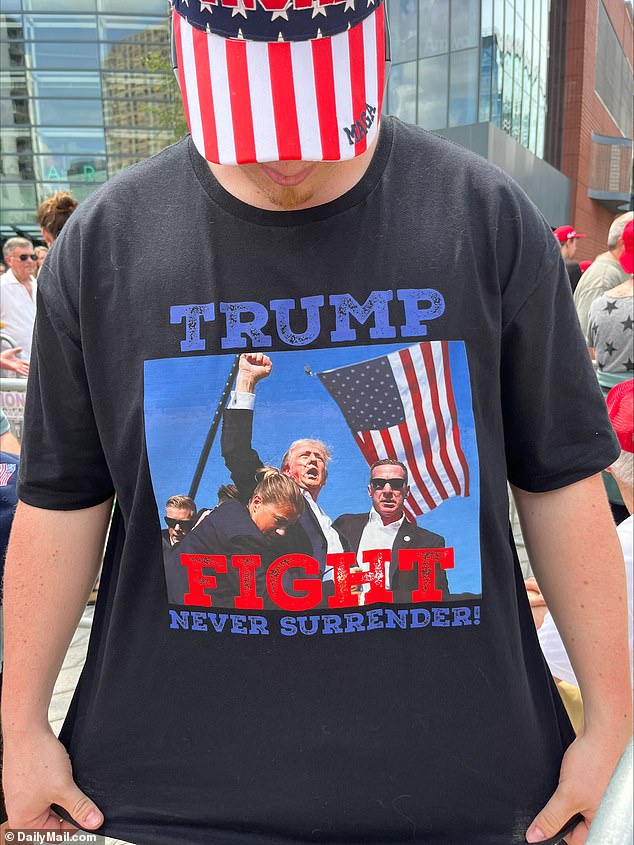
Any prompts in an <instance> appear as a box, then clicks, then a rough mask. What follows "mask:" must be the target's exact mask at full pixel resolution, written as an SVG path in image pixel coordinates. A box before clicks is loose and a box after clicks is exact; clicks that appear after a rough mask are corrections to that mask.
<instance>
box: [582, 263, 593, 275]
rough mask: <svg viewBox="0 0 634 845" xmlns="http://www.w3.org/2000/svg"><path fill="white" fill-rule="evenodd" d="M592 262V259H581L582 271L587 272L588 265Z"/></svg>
mask: <svg viewBox="0 0 634 845" xmlns="http://www.w3.org/2000/svg"><path fill="white" fill-rule="evenodd" d="M591 264H592V261H580V262H579V266H580V267H581V272H582V273H585V272H586V270H587V269H588V267H589V266H590V265H591Z"/></svg>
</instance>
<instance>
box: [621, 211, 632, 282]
mask: <svg viewBox="0 0 634 845" xmlns="http://www.w3.org/2000/svg"><path fill="white" fill-rule="evenodd" d="M621 237H622V238H623V245H624V246H625V250H624V251H623V255H622V256H621V257H620V258H619V262H620V264H621V267H622V268H623V269H624V270H625V272H626V273H634V220H628V222H627V223H626V224H625V229H623V234H622V235H621Z"/></svg>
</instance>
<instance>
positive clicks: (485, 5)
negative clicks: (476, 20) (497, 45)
mask: <svg viewBox="0 0 634 845" xmlns="http://www.w3.org/2000/svg"><path fill="white" fill-rule="evenodd" d="M481 6H482V10H481V13H480V14H481V20H480V34H481V35H482V37H483V38H486V37H487V36H488V35H493V0H482V4H481Z"/></svg>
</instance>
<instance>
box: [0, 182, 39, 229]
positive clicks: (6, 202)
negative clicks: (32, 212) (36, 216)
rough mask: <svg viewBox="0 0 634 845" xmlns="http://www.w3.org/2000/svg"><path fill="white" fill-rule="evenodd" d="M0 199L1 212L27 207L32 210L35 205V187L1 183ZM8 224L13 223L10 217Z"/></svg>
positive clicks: (30, 184) (23, 184)
mask: <svg viewBox="0 0 634 845" xmlns="http://www.w3.org/2000/svg"><path fill="white" fill-rule="evenodd" d="M0 197H1V198H2V201H1V202H0V206H1V207H2V209H3V211H4V210H5V209H10V208H26V207H28V206H30V207H31V208H32V207H33V206H35V205H36V204H37V203H36V201H35V185H34V184H33V183H28V182H24V183H20V182H3V183H2V185H0ZM3 216H4V215H3ZM8 222H13V221H12V220H11V218H10V217H9V221H8Z"/></svg>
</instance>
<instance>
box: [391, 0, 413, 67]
mask: <svg viewBox="0 0 634 845" xmlns="http://www.w3.org/2000/svg"><path fill="white" fill-rule="evenodd" d="M417 12H418V5H417V0H389V9H388V15H389V19H390V34H391V42H392V61H393V62H394V63H397V62H409V61H411V60H412V59H415V58H416V50H417V40H416V39H417V32H416V28H417V21H418V17H417Z"/></svg>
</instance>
